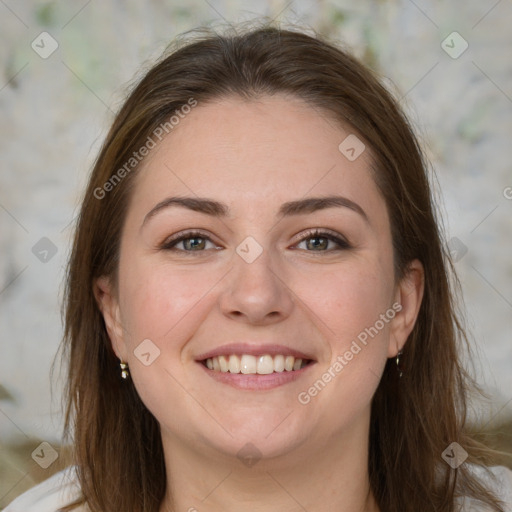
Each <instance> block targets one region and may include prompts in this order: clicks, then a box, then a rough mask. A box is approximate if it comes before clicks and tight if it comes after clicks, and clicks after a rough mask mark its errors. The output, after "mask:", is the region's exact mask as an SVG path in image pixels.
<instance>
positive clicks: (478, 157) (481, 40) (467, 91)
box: [0, 0, 512, 509]
mask: <svg viewBox="0 0 512 512" xmlns="http://www.w3.org/2000/svg"><path fill="white" fill-rule="evenodd" d="M261 16H266V17H268V19H273V20H276V21H279V22H280V23H281V24H282V26H283V27H285V26H287V25H288V24H295V25H298V26H300V27H302V28H312V29H314V30H316V31H318V32H319V33H321V34H323V35H326V36H329V37H330V38H331V39H332V40H334V41H337V42H339V43H340V44H342V45H343V46H345V47H347V48H349V49H351V50H352V51H353V53H354V54H355V55H357V56H358V57H360V58H361V59H363V60H364V61H365V62H366V63H367V64H369V65H370V66H371V67H372V68H374V69H375V70H376V71H377V72H378V73H379V74H380V75H381V76H382V80H383V81H384V83H385V84H386V85H387V86H388V87H389V88H390V90H392V92H393V94H394V95H395V96H396V97H397V98H398V99H399V100H400V102H401V104H402V106H403V107H404V108H405V109H406V111H407V113H408V114H409V116H410V118H411V121H412V123H413V124H414V126H415V128H416V130H417V132H418V133H419V135H420V138H421V141H422V143H423V145H424V146H425V148H426V151H427V154H428V156H429V158H430V160H431V162H432V164H433V168H434V169H435V171H436V174H437V181H435V183H434V184H435V189H436V191H437V193H438V194H439V202H440V213H441V215H443V216H444V221H445V230H446V235H445V236H446V240H447V244H448V248H449V250H450V251H451V254H452V256H453V258H454V260H455V261H456V268H457V271H458V273H459V276H460V279H461V282H462V287H463V293H464V298H465V308H466V312H467V318H466V321H467V325H468V327H469V329H470V330H471V331H472V334H473V337H474V345H475V352H476V354H477V356H478V357H477V358H476V359H475V365H476V367H475V373H476V375H477V377H478V379H479V381H480V382H481V383H482V386H483V388H484V389H485V391H486V392H487V393H488V394H489V396H490V397H491V403H490V405H489V406H488V407H487V408H485V409H481V408H480V407H479V406H476V405H475V412H474V413H473V428H474V429H475V430H477V431H478V432H480V435H481V436H482V437H483V438H485V439H486V440H487V441H488V442H490V443H491V444H492V445H493V446H498V447H500V448H504V449H506V450H508V451H512V448H511V444H512V441H511V437H512V427H511V423H510V417H511V414H512V413H511V411H512V341H511V338H512V337H511V333H512V314H511V313H512V257H511V256H512V236H511V233H512V144H511V136H512V32H511V31H510V20H511V19H512V3H511V2H510V1H509V0H478V1H477V0H470V1H467V2H449V1H435V0H415V1H412V0H380V1H370V0H359V1H358V2H354V1H349V0H333V1H327V0H316V1H315V0H309V1H306V0H291V1H284V0H266V1H260V2H256V1H242V0H238V1H235V0H192V1H188V2H177V1H174V0H150V1H145V2H141V1H136V0H126V1H124V2H120V1H116V0H106V1H98V0H89V1H87V0H74V1H67V2H65V1H64V0H61V1H53V2H45V1H38V0H20V1H15V0H0V115H1V120H2V122H1V124H0V151H1V155H2V158H1V163H0V169H1V171H0V172H1V174H0V251H1V258H0V325H1V329H0V336H1V352H0V509H1V508H2V507H3V506H5V505H6V504H7V503H9V502H10V501H11V500H12V499H14V498H15V497H16V496H17V495H18V494H20V493H21V492H23V491H24V490H25V489H27V488H29V487H31V486H32V485H33V484H34V483H35V482H38V481H40V480H42V479H44V478H47V477H49V476H50V475H51V474H52V473H53V472H55V471H56V470H58V469H59V468H61V467H63V466H65V465H66V463H67V458H66V453H67V449H66V448H65V447H63V446H62V445H61V443H62V441H61V438H62V416H61V391H62V383H61V381H60V380H59V378H58V376H59V372H58V366H57V367H56V371H55V374H54V377H53V379H51V378H50V370H51V365H52V362H53V360H54V357H55V355H56V352H57V349H58V345H59V342H60V339H61V336H62V325H61V317H60V301H61V294H62V280H63V276H64V267H65V265H66V259H67V256H68V251H69V244H70V239H71V235H72V232H73V227H74V218H75V216H76V214H77V207H78V202H79V199H80V196H81V193H82V192H83V189H84V186H85V183H86V178H87V174H88V172H89V170H90V168H91V165H92V162H93V160H94V158H95V156H96V153H97V151H98V148H99V145H100V143H101V141H102V138H103V137H104V135H105V134H106V130H107V129H108V126H109V123H110V122H111V120H112V118H113V114H114V112H115V111H116V110H117V108H118V107H119V105H120V101H121V100H122V98H123V95H124V94H125V92H126V88H127V87H128V86H129V84H130V83H133V81H134V80H135V79H136V78H137V77H138V76H140V73H141V72H143V70H144V69H147V68H148V67H149V66H150V65H151V62H152V60H153V59H155V58H156V57H158V55H159V54H160V53H161V51H162V50H164V49H165V47H166V46H167V45H168V44H169V43H170V42H171V40H172V39H173V38H174V37H175V36H177V35H178V34H180V33H183V32H185V31H188V30H190V29H193V28H196V27H198V26H201V25H213V26H214V27H216V26H219V27H221V26H222V25H223V24H224V25H225V24H226V23H227V22H241V21H247V20H252V19H254V18H257V17H261ZM482 411H484V412H482ZM41 443H47V444H43V445H41ZM41 454H43V455H44V457H43V455H41ZM504 463H510V461H504ZM45 466H47V467H45Z"/></svg>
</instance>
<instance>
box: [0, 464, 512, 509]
mask: <svg viewBox="0 0 512 512" xmlns="http://www.w3.org/2000/svg"><path fill="white" fill-rule="evenodd" d="M74 469H75V467H74V466H70V467H68V468H66V469H64V470H62V471H60V472H59V473H56V474H55V475H53V476H52V477H51V478H49V479H48V480H45V481H44V482H41V483H40V484H39V485H36V486H35V487H33V488H32V489H29V490H28V491H27V492H25V493H23V494H22V495H21V496H19V497H18V498H16V499H15V500H14V501H13V502H12V503H11V504H10V505H8V506H7V508H5V509H4V512H58V510H59V508H60V507H63V506H65V505H68V504H69V503H71V502H72V501H73V500H74V499H76V498H77V497H78V496H79V495H80V487H79V485H78V482H77V478H76V473H75V471H74ZM490 469H491V471H492V473H493V474H494V475H495V476H496V481H492V480H491V479H490V478H489V477H488V476H487V475H486V474H485V472H484V471H483V470H482V469H481V468H479V467H477V466H475V468H474V471H475V474H476V475H480V476H481V479H482V480H483V481H484V482H485V483H486V484H487V485H489V486H490V487H491V488H492V489H493V490H494V492H495V493H496V495H497V496H498V498H499V499H500V500H502V501H503V502H504V503H505V505H504V509H503V510H504V512H512V471H511V470H510V469H508V468H505V467H503V466H495V467H492V468H490ZM476 503H477V502H475V501H474V500H469V499H466V500H465V501H464V503H463V505H464V508H463V509H462V511H466V512H486V509H485V508H482V507H479V508H477V505H476ZM75 510H76V512H86V511H87V507H85V506H81V507H79V508H76V509H75Z"/></svg>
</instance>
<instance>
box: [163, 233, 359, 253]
mask: <svg viewBox="0 0 512 512" xmlns="http://www.w3.org/2000/svg"><path fill="white" fill-rule="evenodd" d="M190 238H203V239H204V240H206V241H209V242H211V243H213V244H215V245H216V246H217V247H216V249H219V247H218V244H217V243H216V242H215V241H214V240H212V237H211V236H209V235H208V234H206V233H205V232H203V231H201V230H199V229H190V230H184V231H179V232H178V233H175V234H174V235H172V236H170V237H167V238H166V239H165V240H164V241H163V242H162V243H161V244H159V248H160V249H167V250H176V251H178V252H182V253H193V252H205V251H206V249H205V250H203V251H185V250H182V249H176V245H178V244H179V243H180V242H182V241H183V240H188V239H190ZM309 238H327V239H328V240H331V241H332V242H334V243H335V244H337V245H338V248H337V249H331V250H328V251H318V252H319V253H325V252H333V251H336V250H343V249H349V248H351V247H352V245H351V244H350V243H349V242H348V240H346V238H345V237H344V236H343V235H340V234H339V233H337V232H336V231H332V230H330V229H327V228H310V229H308V230H306V231H305V232H301V234H300V237H299V238H298V240H296V241H295V242H294V244H293V246H296V245H298V244H300V243H302V242H304V241H305V240H308V239H309ZM307 252H317V251H307Z"/></svg>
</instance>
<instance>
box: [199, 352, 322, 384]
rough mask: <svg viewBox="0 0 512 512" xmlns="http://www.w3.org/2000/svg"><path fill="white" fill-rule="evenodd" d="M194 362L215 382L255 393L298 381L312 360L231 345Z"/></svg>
mask: <svg viewBox="0 0 512 512" xmlns="http://www.w3.org/2000/svg"><path fill="white" fill-rule="evenodd" d="M196 362H197V363H198V364H199V366H200V368H202V369H203V371H204V372H205V373H206V375H207V376H209V377H211V378H213V379H214V380H215V381H216V382H219V383H222V384H228V385H229V386H232V387H234V388H237V389H243V390H254V391H257V390H267V389H272V388H275V387H278V386H281V385H283V384H286V383H289V382H293V381H295V380H297V379H300V378H301V376H302V375H304V374H306V373H307V372H309V370H310V368H311V367H312V366H314V365H315V363H316V360H315V359H313V357H312V356H311V355H309V354H305V353H303V352H300V351H298V350H295V349H291V348H288V347H285V346H282V345H250V344H231V345H225V346H223V347H218V348H217V349H214V350H212V351H210V352H207V353H204V354H202V355H200V356H198V357H197V358H196Z"/></svg>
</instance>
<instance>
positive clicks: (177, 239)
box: [160, 231, 219, 252]
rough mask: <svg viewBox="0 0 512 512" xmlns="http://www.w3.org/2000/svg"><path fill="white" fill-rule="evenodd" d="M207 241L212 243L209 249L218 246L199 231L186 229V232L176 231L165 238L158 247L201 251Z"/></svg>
mask: <svg viewBox="0 0 512 512" xmlns="http://www.w3.org/2000/svg"><path fill="white" fill-rule="evenodd" d="M208 242H209V243H210V244H212V245H213V247H210V248H209V249H218V248H219V247H218V246H216V245H215V244H214V243H213V242H212V241H211V240H210V238H208V237H207V236H206V235H204V234H203V233H201V232H199V231H188V232H186V233H178V234H177V235H175V236H173V237H171V238H168V239H166V240H165V242H164V243H163V244H162V245H161V247H160V248H161V249H165V250H167V251H181V252H203V251H205V250H206V249H208V247H206V245H207V243H208ZM180 245H181V248H180Z"/></svg>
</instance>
